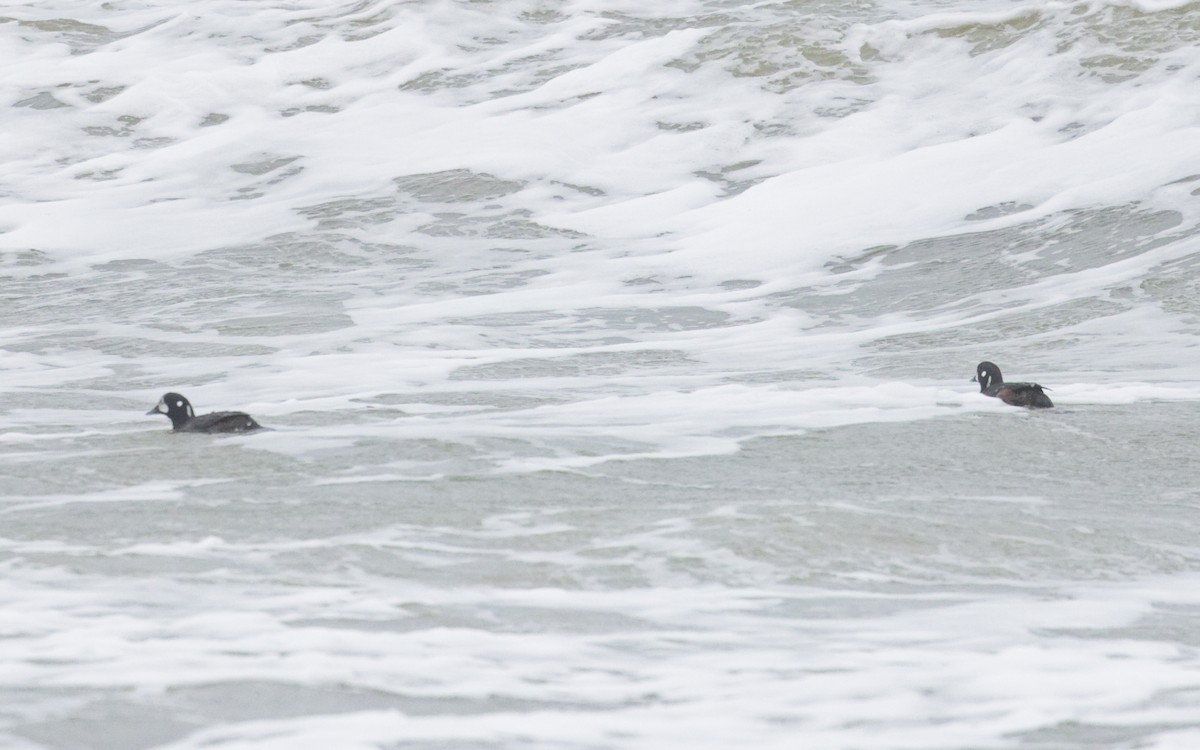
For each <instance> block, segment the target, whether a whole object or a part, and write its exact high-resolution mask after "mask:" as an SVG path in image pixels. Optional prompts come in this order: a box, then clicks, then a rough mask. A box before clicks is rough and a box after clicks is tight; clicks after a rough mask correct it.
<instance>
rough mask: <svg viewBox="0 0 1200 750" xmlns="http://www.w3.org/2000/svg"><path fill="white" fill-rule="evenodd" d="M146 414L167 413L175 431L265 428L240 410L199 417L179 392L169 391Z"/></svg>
mask: <svg viewBox="0 0 1200 750" xmlns="http://www.w3.org/2000/svg"><path fill="white" fill-rule="evenodd" d="M146 414H165V415H167V417H169V418H170V419H171V426H172V427H173V428H174V429H175V432H252V431H254V430H261V429H264V428H263V426H262V425H260V424H259V423H258V422H255V421H254V418H253V417H251V416H250V415H249V414H245V413H243V412H240V411H216V412H213V413H212V414H203V415H201V416H199V417H197V416H196V412H194V411H193V410H192V404H191V402H189V401H188V400H187V399H186V398H184V397H183V396H181V395H179V394H178V393H167V394H164V395H163V397H162V398H160V399H159V400H158V405H157V406H155V407H154V408H153V409H151V410H150V411H148V412H146Z"/></svg>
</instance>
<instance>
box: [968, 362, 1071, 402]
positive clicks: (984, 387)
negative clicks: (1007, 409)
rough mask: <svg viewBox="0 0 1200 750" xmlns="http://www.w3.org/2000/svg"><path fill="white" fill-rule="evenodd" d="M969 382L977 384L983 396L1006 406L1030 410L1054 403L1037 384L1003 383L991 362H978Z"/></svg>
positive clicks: (998, 371)
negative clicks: (1025, 407) (997, 400)
mask: <svg viewBox="0 0 1200 750" xmlns="http://www.w3.org/2000/svg"><path fill="white" fill-rule="evenodd" d="M971 380H972V381H978V382H979V391H980V392H981V393H982V394H983V395H985V396H991V397H993V398H998V399H1000V400H1001V401H1003V402H1004V403H1006V404H1012V405H1013V406H1028V407H1029V408H1031V409H1049V408H1050V407H1052V406H1054V402H1053V401H1051V400H1050V397H1049V396H1047V395H1046V393H1045V392H1044V391H1043V390H1042V387H1041V386H1040V385H1038V384H1037V383H1005V382H1004V376H1003V375H1001V374H1000V368H999V367H996V366H995V365H994V364H992V363H991V362H980V363H979V366H978V367H976V368H975V377H973V378H971Z"/></svg>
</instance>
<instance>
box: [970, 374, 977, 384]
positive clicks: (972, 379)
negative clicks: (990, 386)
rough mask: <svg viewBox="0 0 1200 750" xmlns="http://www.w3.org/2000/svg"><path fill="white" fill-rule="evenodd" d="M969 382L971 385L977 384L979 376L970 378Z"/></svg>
mask: <svg viewBox="0 0 1200 750" xmlns="http://www.w3.org/2000/svg"><path fill="white" fill-rule="evenodd" d="M971 382H972V383H978V382H979V376H978V375H976V376H975V377H973V378H971Z"/></svg>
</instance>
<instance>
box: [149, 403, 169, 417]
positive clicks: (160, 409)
mask: <svg viewBox="0 0 1200 750" xmlns="http://www.w3.org/2000/svg"><path fill="white" fill-rule="evenodd" d="M166 413H167V405H166V404H164V403H163V402H162V399H159V400H158V403H157V404H155V405H154V408H153V409H151V410H150V411H148V412H146V416H147V417H148V416H150V415H151V414H166Z"/></svg>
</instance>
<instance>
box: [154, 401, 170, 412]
mask: <svg viewBox="0 0 1200 750" xmlns="http://www.w3.org/2000/svg"><path fill="white" fill-rule="evenodd" d="M154 411H156V412H158V413H159V414H166V413H167V411H168V409H167V401H166V399H162V398H160V399H159V400H158V405H157V406H155V407H154Z"/></svg>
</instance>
